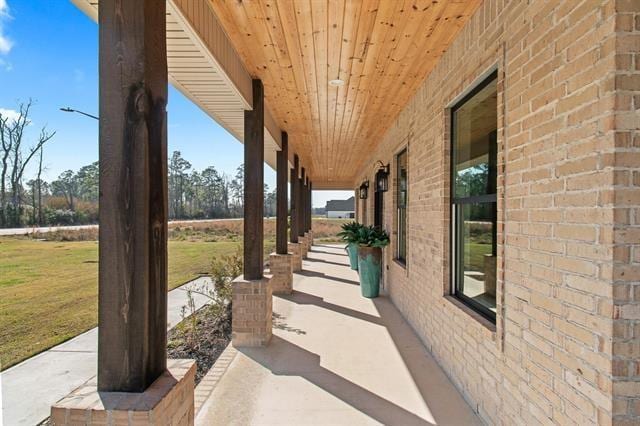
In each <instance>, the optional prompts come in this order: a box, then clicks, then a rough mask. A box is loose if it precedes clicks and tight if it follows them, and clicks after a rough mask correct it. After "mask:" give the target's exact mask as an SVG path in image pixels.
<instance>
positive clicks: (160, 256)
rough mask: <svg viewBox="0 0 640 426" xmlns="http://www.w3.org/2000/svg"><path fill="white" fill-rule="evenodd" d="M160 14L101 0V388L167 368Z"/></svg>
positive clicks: (155, 8) (127, 385)
mask: <svg viewBox="0 0 640 426" xmlns="http://www.w3.org/2000/svg"><path fill="white" fill-rule="evenodd" d="M165 20H166V10H165V2H158V1H156V0H137V1H125V0H101V1H100V5H99V24H100V25H99V43H100V51H99V57H100V61H99V62H100V101H99V102H100V149H99V151H100V213H99V219H100V231H99V242H100V254H99V260H100V262H99V273H98V276H99V278H98V280H99V291H98V324H99V329H98V390H100V391H118V392H142V391H144V390H145V389H146V388H147V387H148V386H149V385H151V383H153V382H154V381H155V380H156V379H157V378H158V377H159V376H160V375H161V374H162V373H163V372H164V371H165V369H166V367H167V352H166V351H167V114H166V104H167V84H168V81H167V49H166V37H165V35H166V24H165Z"/></svg>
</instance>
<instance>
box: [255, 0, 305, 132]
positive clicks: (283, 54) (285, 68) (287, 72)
mask: <svg viewBox="0 0 640 426" xmlns="http://www.w3.org/2000/svg"><path fill="white" fill-rule="evenodd" d="M289 3H290V2H289ZM281 7H283V8H285V9H286V10H285V11H284V13H282V15H284V16H285V17H286V19H284V20H283V18H282V16H281ZM287 11H290V12H293V8H292V6H291V4H289V5H284V4H283V5H282V6H281V4H279V3H278V2H276V1H273V0H272V1H271V2H265V3H264V4H263V6H262V13H263V15H264V16H265V18H266V19H267V21H268V23H269V25H270V31H271V42H272V45H273V50H274V52H275V54H276V57H277V60H278V64H279V66H280V71H281V75H282V77H283V80H284V82H285V85H286V90H287V93H286V96H287V98H288V101H289V103H288V104H286V105H282V107H283V109H284V111H282V113H281V114H282V115H283V117H284V118H283V123H282V125H281V127H282V128H283V129H289V132H291V133H292V134H297V135H309V134H311V130H310V127H309V124H310V122H311V113H310V111H309V107H308V103H307V101H306V99H307V96H306V83H305V80H304V73H302V72H300V71H298V72H296V71H297V70H301V67H302V60H301V57H300V50H299V49H298V46H299V42H298V40H297V39H295V38H293V39H290V38H289V39H288V38H287V34H289V35H290V36H293V37H295V36H296V32H294V31H287V29H286V27H285V23H286V24H288V25H291V24H293V25H295V17H293V22H292V21H291V18H292V13H290V12H287ZM292 52H295V54H293V53H292ZM270 107H272V108H274V110H275V109H277V108H279V107H281V105H271V104H270ZM300 114H302V115H303V117H302V119H300V117H299V115H300ZM300 139H301V140H300V142H301V143H303V142H304V139H303V138H300Z"/></svg>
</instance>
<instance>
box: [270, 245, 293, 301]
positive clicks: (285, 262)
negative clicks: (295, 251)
mask: <svg viewBox="0 0 640 426" xmlns="http://www.w3.org/2000/svg"><path fill="white" fill-rule="evenodd" d="M292 262H293V256H292V255H291V254H278V253H271V255H270V256H269V272H270V273H271V290H272V291H273V294H291V292H292V291H293V270H292V266H293V264H292Z"/></svg>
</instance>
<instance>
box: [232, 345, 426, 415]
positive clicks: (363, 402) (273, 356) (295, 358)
mask: <svg viewBox="0 0 640 426" xmlns="http://www.w3.org/2000/svg"><path fill="white" fill-rule="evenodd" d="M239 350H240V352H242V353H244V354H245V355H246V356H247V357H249V358H251V359H253V360H254V361H256V362H258V363H259V364H261V365H262V366H264V367H265V368H267V369H269V370H270V371H271V372H272V373H273V374H275V375H285V376H299V377H302V378H304V379H305V380H307V381H309V382H310V383H313V384H314V385H315V386H318V387H319V388H321V389H323V390H324V391H326V392H329V393H330V394H331V395H333V396H335V397H336V398H339V399H340V400H342V401H344V402H345V403H347V404H349V405H350V406H352V407H354V408H355V409H357V410H359V411H361V412H362V413H365V414H366V415H368V416H369V417H371V418H372V419H375V420H376V421H378V422H380V423H382V424H388V425H390V424H396V425H421V426H422V425H431V424H433V423H430V422H427V421H426V420H424V419H423V418H421V417H418V416H416V415H415V414H413V413H412V412H410V411H407V410H405V409H404V408H402V407H400V406H398V405H396V404H394V403H393V402H391V401H389V400H387V399H384V398H382V397H380V396H378V395H376V394H374V393H373V392H371V391H369V390H367V389H365V388H363V387H362V386H359V385H357V384H356V383H353V382H352V381H350V380H347V379H345V378H344V377H342V376H339V375H337V374H335V373H334V372H332V371H330V370H327V369H326V368H324V367H322V366H321V365H320V356H318V355H317V354H315V353H313V352H310V351H307V350H306V349H303V348H301V347H300V346H298V345H295V344H293V343H291V342H288V341H287V340H284V339H281V338H280V337H278V336H273V338H272V340H271V343H270V344H269V349H268V350H265V349H262V348H241V349H239Z"/></svg>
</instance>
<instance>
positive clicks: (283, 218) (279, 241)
mask: <svg viewBox="0 0 640 426" xmlns="http://www.w3.org/2000/svg"><path fill="white" fill-rule="evenodd" d="M281 139H282V148H281V149H280V151H278V153H277V154H276V157H277V158H276V163H277V164H276V174H277V179H276V180H277V182H276V253H277V254H287V253H288V252H289V251H288V249H287V185H288V180H289V179H288V178H289V177H288V176H287V175H288V171H289V137H288V135H287V132H282V136H281Z"/></svg>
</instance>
